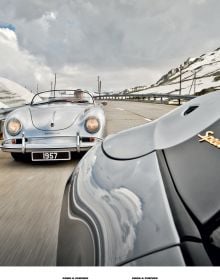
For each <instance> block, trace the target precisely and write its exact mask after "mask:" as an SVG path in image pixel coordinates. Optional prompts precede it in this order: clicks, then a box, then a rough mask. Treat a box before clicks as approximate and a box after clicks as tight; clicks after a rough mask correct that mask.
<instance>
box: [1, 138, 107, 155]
mask: <svg viewBox="0 0 220 280" xmlns="http://www.w3.org/2000/svg"><path fill="white" fill-rule="evenodd" d="M64 137H65V138H69V139H70V140H68V142H67V141H64V142H62V141H61V139H62V138H64ZM19 139H21V138H19ZM38 139H40V140H41V141H39V143H33V142H37V140H38ZM49 139H50V140H52V141H50V140H49ZM58 139H59V143H56V142H55V141H54V142H53V140H54V139H53V137H47V138H43V137H32V138H26V137H25V135H24V134H22V139H21V144H12V143H11V141H12V140H15V138H11V139H6V140H4V141H3V142H2V145H1V146H0V148H1V150H2V151H3V152H14V153H23V154H25V153H31V152H36V151H70V152H81V151H88V150H89V149H90V148H91V147H93V146H94V145H95V144H96V143H97V141H100V140H102V139H99V138H95V141H94V142H82V141H81V137H80V135H79V134H77V135H76V136H74V137H73V136H63V137H60V136H59V137H58ZM42 140H44V142H42ZM47 140H48V143H45V141H47Z"/></svg>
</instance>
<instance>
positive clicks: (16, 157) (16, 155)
mask: <svg viewBox="0 0 220 280" xmlns="http://www.w3.org/2000/svg"><path fill="white" fill-rule="evenodd" d="M11 156H12V157H13V159H14V160H15V161H26V160H27V156H26V155H24V154H22V153H11Z"/></svg>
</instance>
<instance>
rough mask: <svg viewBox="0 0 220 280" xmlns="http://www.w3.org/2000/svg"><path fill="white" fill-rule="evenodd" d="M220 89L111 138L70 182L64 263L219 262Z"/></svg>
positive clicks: (62, 236)
mask: <svg viewBox="0 0 220 280" xmlns="http://www.w3.org/2000/svg"><path fill="white" fill-rule="evenodd" d="M219 108H220V92H215V93H211V94H207V95H205V96H202V97H199V98H195V99H194V100H192V101H190V102H188V103H186V104H184V105H182V106H181V107H179V108H177V109H175V110H173V111H172V112H170V113H169V114H167V115H165V116H163V117H162V118H160V119H158V120H156V121H154V122H151V123H149V124H146V125H142V126H139V127H136V128H133V129H129V130H126V131H123V132H121V133H118V134H116V135H112V136H109V137H107V138H106V140H105V141H104V142H103V143H102V144H98V145H96V146H95V147H94V148H92V149H91V150H90V151H89V152H88V153H87V154H86V155H85V157H84V158H83V159H82V160H81V161H80V163H79V164H78V166H77V167H76V168H75V170H74V172H73V174H72V175H71V177H70V178H69V180H68V182H67V185H66V189H65V193H64V198H63V204H62V210H61V218H60V227H59V238H58V250H57V264H58V265H71V266H72V265H77V266H79V265H83V266H92V265H110V266H113V265H136V266H140V265H144V266H147V265H150V266H165V265H169V266H174V265H175V266H184V265H204V266H208V265H220V263H219V262H220V261H219V260H220V252H219V251H220V249H219V248H220V200H219V197H220V185H219V182H220V173H219V166H220V154H219V152H220V150H219V148H220V140H219V139H220V120H219V116H220V109H219Z"/></svg>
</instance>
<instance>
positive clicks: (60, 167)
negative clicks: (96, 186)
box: [0, 101, 175, 266]
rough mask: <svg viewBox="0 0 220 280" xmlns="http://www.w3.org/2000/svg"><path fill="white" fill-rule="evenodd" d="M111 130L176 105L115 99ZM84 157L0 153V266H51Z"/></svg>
mask: <svg viewBox="0 0 220 280" xmlns="http://www.w3.org/2000/svg"><path fill="white" fill-rule="evenodd" d="M104 108H105V112H106V117H107V134H111V133H117V132H119V131H120V130H123V129H127V128H130V127H134V126H137V125H140V124H144V123H147V122H149V121H151V120H154V119H156V118H158V117H160V116H161V115H163V114H165V113H167V112H168V111H170V110H172V109H174V108H175V107H174V106H169V105H159V104H158V105H157V104H146V103H137V102H122V101H111V102H108V105H107V106H105V107H104ZM79 159H80V156H79V155H76V157H75V158H74V159H73V160H72V161H70V162H59V163H50V164H48V163H41V164H32V163H18V162H15V161H14V160H12V158H11V157H10V155H9V154H8V153H3V152H0V265H1V266H42V265H44V266H53V265H55V264H56V248H57V236H58V226H59V215H60V209H61V203H62V195H63V191H64V187H65V182H66V181H67V179H68V177H69V175H70V174H71V172H72V170H73V169H74V167H75V166H76V164H77V162H78V161H79Z"/></svg>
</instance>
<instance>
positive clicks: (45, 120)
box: [29, 104, 85, 131]
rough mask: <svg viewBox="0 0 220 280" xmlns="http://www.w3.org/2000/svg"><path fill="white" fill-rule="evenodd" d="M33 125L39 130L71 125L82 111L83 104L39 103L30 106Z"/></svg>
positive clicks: (53, 129) (64, 127)
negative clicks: (36, 105) (38, 104)
mask: <svg viewBox="0 0 220 280" xmlns="http://www.w3.org/2000/svg"><path fill="white" fill-rule="evenodd" d="M29 110H30V114H31V120H32V123H33V125H34V126H35V127H36V128H37V129H40V130H44V131H48V130H50V131H56V130H61V129H66V128H68V127H70V126H72V125H73V123H74V122H75V121H76V120H77V118H78V117H79V116H80V115H81V114H83V113H84V111H85V106H83V105H76V104H73V105H72V104H70V105H69V104H68V105H64V106H62V107H61V106H55V105H48V104H47V105H41V106H38V107H30V108H29Z"/></svg>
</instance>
